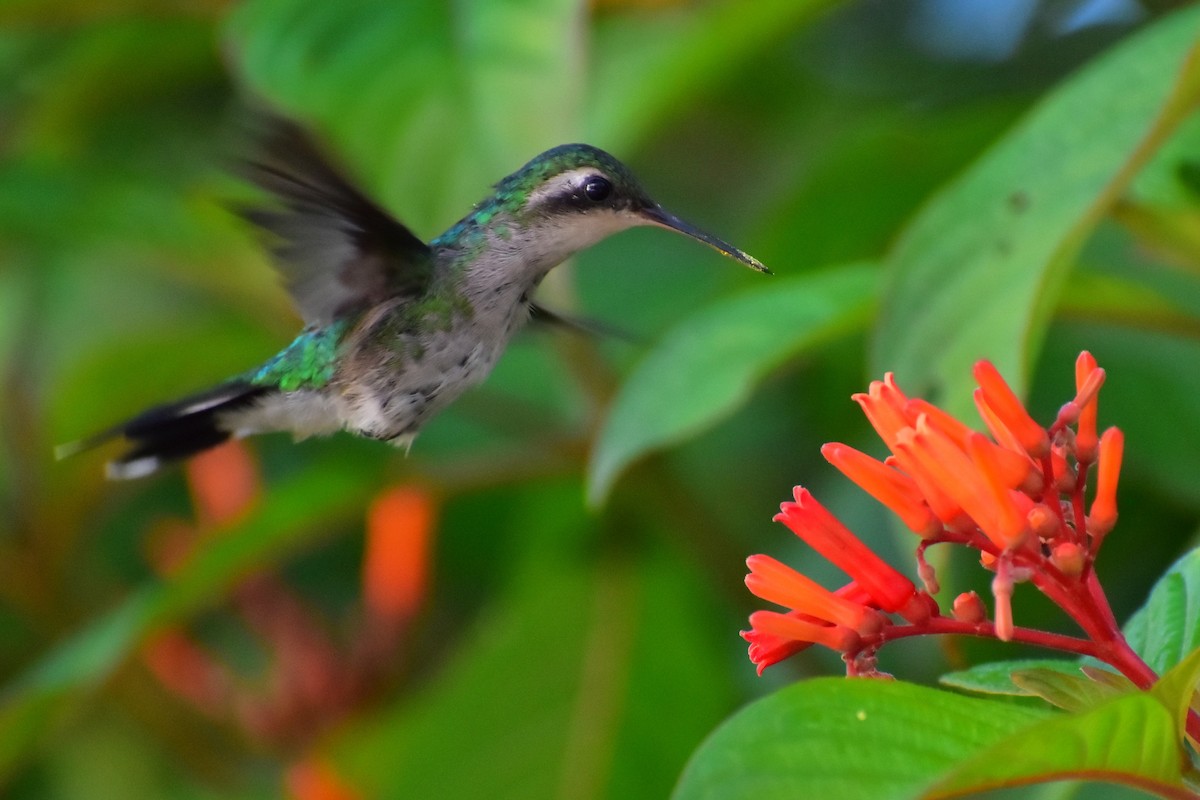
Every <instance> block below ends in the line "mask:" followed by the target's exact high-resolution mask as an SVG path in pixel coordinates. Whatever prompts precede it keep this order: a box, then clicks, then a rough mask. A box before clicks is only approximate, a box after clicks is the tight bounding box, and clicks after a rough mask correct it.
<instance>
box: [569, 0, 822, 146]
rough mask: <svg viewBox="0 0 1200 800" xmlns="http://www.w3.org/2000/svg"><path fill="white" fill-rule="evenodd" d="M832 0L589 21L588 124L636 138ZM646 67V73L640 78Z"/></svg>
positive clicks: (730, 5)
mask: <svg viewBox="0 0 1200 800" xmlns="http://www.w3.org/2000/svg"><path fill="white" fill-rule="evenodd" d="M833 5H836V3H834V2H832V1H831V0H759V1H758V2H755V3H752V4H746V3H743V2H739V0H725V2H720V3H707V4H704V5H702V6H697V7H695V8H691V9H688V12H689V13H687V14H659V15H657V16H654V17H650V16H649V15H646V14H641V15H636V16H635V15H626V16H624V17H623V18H622V17H618V18H615V19H613V20H611V21H609V22H607V24H604V23H601V24H600V25H598V26H597V28H596V32H595V33H596V35H595V43H594V47H595V50H596V59H595V61H596V70H597V74H596V80H595V82H594V91H593V93H592V95H593V96H592V98H591V101H590V103H589V104H588V109H587V110H588V117H587V131H588V133H589V135H590V136H592V137H594V139H595V141H596V142H598V143H602V144H603V145H604V146H606V147H612V148H614V149H616V150H624V149H625V148H627V147H633V146H636V145H637V144H638V143H639V142H641V141H643V140H644V139H645V138H646V137H647V136H648V135H649V134H650V133H652V132H653V131H654V130H655V129H656V128H657V127H658V126H659V125H661V124H662V123H663V122H664V121H665V120H666V119H668V118H669V117H670V115H672V114H676V113H678V110H679V108H680V107H681V106H682V105H684V104H685V103H686V101H687V100H688V99H689V98H688V95H689V94H695V93H698V92H700V91H704V90H709V89H710V88H711V87H712V85H713V84H714V83H717V82H719V81H721V80H722V79H723V78H726V76H727V75H729V74H730V73H731V72H732V71H733V70H734V69H735V68H736V66H737V64H738V63H739V62H740V61H742V60H744V59H749V58H752V57H754V56H755V55H756V54H757V53H758V52H759V51H760V50H761V48H763V47H764V46H766V45H767V44H769V43H770V42H771V41H772V40H774V39H779V38H781V37H783V36H784V35H785V34H786V32H788V31H790V30H794V29H795V28H797V27H799V26H800V25H802V24H804V23H806V22H809V21H811V20H813V19H815V18H817V17H818V16H819V15H820V14H821V13H822V12H824V11H826V10H827V9H829V8H830V7H831V6H833ZM647 75H653V76H654V79H653V80H647V79H646V76H647Z"/></svg>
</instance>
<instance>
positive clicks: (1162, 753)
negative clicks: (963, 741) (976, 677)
mask: <svg viewBox="0 0 1200 800" xmlns="http://www.w3.org/2000/svg"><path fill="white" fill-rule="evenodd" d="M1180 759H1181V751H1180V737H1179V732H1178V725H1177V723H1176V720H1175V717H1174V714H1173V713H1172V710H1170V709H1168V708H1166V707H1165V706H1164V705H1163V703H1161V702H1160V701H1159V700H1157V699H1156V698H1154V697H1152V696H1151V695H1150V694H1148V693H1145V692H1134V693H1132V694H1127V695H1122V696H1120V697H1118V698H1116V699H1114V700H1111V701H1109V702H1107V703H1104V704H1102V705H1100V706H1098V707H1096V708H1094V709H1093V710H1091V711H1088V712H1086V713H1083V714H1073V715H1069V716H1056V717H1052V718H1050V719H1046V720H1044V721H1042V722H1039V723H1037V724H1035V725H1032V726H1029V727H1027V728H1023V729H1022V730H1020V731H1019V732H1017V733H1015V734H1013V735H1012V736H1010V737H1009V738H1007V739H1005V740H1003V741H1001V742H999V743H997V744H995V745H994V746H991V747H988V748H986V749H984V750H982V751H981V752H979V753H977V754H975V755H974V756H972V757H971V758H970V759H969V760H967V761H966V762H965V763H963V764H962V765H960V766H957V767H955V768H954V769H953V770H951V771H950V773H949V774H948V775H947V776H946V777H944V778H942V779H941V780H939V781H938V782H937V783H936V784H935V785H934V786H932V787H931V789H930V790H929V791H928V792H927V793H925V794H924V795H922V796H923V797H929V798H940V797H957V796H960V795H964V794H969V793H973V792H980V791H984V790H987V789H994V788H999V787H1004V786H1018V785H1023V784H1027V783H1040V782H1045V781H1053V780H1062V779H1065V778H1087V779H1089V780H1096V779H1101V780H1110V781H1114V782H1117V783H1125V784H1130V785H1135V786H1141V787H1143V788H1153V789H1157V790H1159V791H1173V792H1175V793H1177V794H1178V793H1179V792H1180V789H1181V788H1182V786H1181V781H1182V775H1181V773H1180V768H1179V765H1180Z"/></svg>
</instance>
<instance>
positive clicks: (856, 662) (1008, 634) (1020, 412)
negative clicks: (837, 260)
mask: <svg viewBox="0 0 1200 800" xmlns="http://www.w3.org/2000/svg"><path fill="white" fill-rule="evenodd" d="M974 374H975V379H976V381H977V383H978V386H979V388H978V389H976V390H975V395H974V398H975V405H976V407H977V408H978V409H979V413H980V416H981V417H982V419H983V422H984V425H985V426H986V427H987V429H988V431H989V432H990V433H991V436H990V437H988V436H985V435H984V434H982V433H979V432H977V431H974V430H972V429H971V428H969V427H967V426H966V425H965V424H963V423H962V422H960V421H958V420H957V419H955V418H954V417H952V416H951V415H949V414H947V413H946V412H945V411H943V410H941V409H939V408H937V407H936V406H934V405H932V404H930V403H928V402H926V401H925V400H921V399H913V398H909V397H907V396H906V395H905V394H904V392H902V391H901V390H900V388H899V387H898V386H897V385H896V382H895V380H894V378H893V376H892V375H891V374H890V373H889V374H887V375H886V376H885V377H884V379H883V380H882V381H875V382H873V383H872V384H871V386H870V388H869V389H868V391H867V392H866V393H865V394H856V395H854V398H853V399H854V400H855V402H857V403H858V404H859V405H860V406H861V407H862V409H863V412H864V413H865V414H866V417H867V419H868V420H869V421H870V423H871V425H872V426H873V427H874V428H875V430H876V432H878V434H879V436H880V438H881V439H882V440H883V442H884V444H885V445H886V446H887V448H888V450H889V451H890V455H889V456H887V458H885V459H884V460H882V461H880V460H877V459H875V458H872V457H871V456H868V455H866V454H865V453H862V452H859V451H858V450H855V449H854V448H852V447H849V446H848V445H844V444H838V443H831V444H827V445H825V446H824V447H823V448H822V450H821V452H822V454H823V455H824V456H825V458H826V459H827V460H828V461H829V462H830V463H831V464H833V465H834V466H835V467H837V468H838V469H839V470H840V471H841V472H842V473H844V474H845V475H846V476H847V477H848V478H850V479H851V480H852V481H854V482H855V483H857V484H858V485H859V486H860V487H862V488H863V489H864V490H865V491H866V492H867V493H869V494H870V495H871V496H872V497H874V498H875V499H876V500H878V501H879V502H880V503H882V504H884V505H885V506H887V507H888V508H889V509H890V510H891V511H892V512H893V513H895V514H896V516H898V517H899V518H900V520H901V521H902V522H903V523H904V525H905V526H906V527H908V528H909V529H910V530H911V531H913V532H914V533H915V534H916V535H917V536H918V537H919V538H920V542H919V544H918V547H917V560H918V566H919V574H920V577H921V580H922V582H923V585H924V588H923V589H918V588H917V587H916V586H915V585H914V584H913V583H912V582H911V581H910V580H909V579H908V578H906V577H905V576H904V575H902V574H901V573H900V572H898V571H897V570H895V569H894V568H893V567H891V566H889V565H888V564H887V563H885V562H884V561H883V560H882V559H881V558H879V556H877V555H876V554H875V553H874V552H872V551H871V550H870V548H868V547H867V546H866V545H865V544H863V543H862V542H861V541H860V540H859V539H858V538H857V537H856V536H855V535H854V534H853V533H852V532H851V531H849V530H848V529H847V528H846V527H845V526H844V525H842V524H841V523H840V522H839V521H838V520H837V519H836V518H835V517H834V516H833V515H832V514H831V513H830V512H829V511H827V510H826V509H825V508H824V507H823V506H821V505H820V503H818V502H817V501H816V500H815V499H814V498H813V497H812V495H811V494H810V493H809V492H808V490H807V489H803V488H800V487H796V490H795V502H789V503H784V504H783V505H782V506H781V510H780V513H779V514H777V515H776V516H775V520H776V521H779V522H782V523H784V524H785V525H787V526H788V527H789V528H790V529H791V530H792V531H793V532H795V533H796V535H797V536H799V537H800V538H801V539H803V540H804V541H805V542H807V543H808V544H809V545H810V546H811V547H812V548H813V549H814V550H816V551H817V552H818V553H820V554H821V555H822V556H824V557H825V558H826V559H828V560H829V561H831V562H832V563H833V564H835V565H836V566H837V567H839V568H840V569H841V570H842V571H843V572H845V573H846V574H847V575H849V576H850V577H851V578H852V581H851V582H850V583H849V584H847V585H846V586H844V587H842V588H841V589H840V590H838V591H835V592H831V591H828V590H827V589H824V588H823V587H821V586H819V585H817V584H815V583H814V582H813V581H811V580H810V579H808V578H806V577H805V576H803V575H801V574H800V573H798V572H796V571H795V570H792V569H791V568H789V567H787V566H785V565H783V564H781V563H779V562H778V561H776V560H775V559H772V558H770V557H769V556H764V555H755V556H751V557H750V559H749V560H748V561H747V564H748V566H749V567H750V574H749V575H747V577H746V585H747V586H748V587H749V589H750V591H751V592H752V593H754V594H755V595H756V596H758V597H760V598H762V599H763V600H767V601H769V602H771V603H775V604H777V605H780V606H783V607H784V608H787V609H790V610H789V611H786V612H775V611H758V612H755V613H754V614H752V615H751V617H750V626H751V629H750V630H749V631H745V632H743V634H742V636H743V637H744V638H745V639H746V640H747V641H748V642H749V644H750V648H749V649H750V658H751V660H752V661H753V662H754V663H755V664H756V665H757V666H758V669H759V672H760V673H761V672H762V670H763V669H765V668H766V667H767V666H770V665H771V664H774V663H777V662H778V661H780V660H782V659H783V658H786V657H788V656H789V655H792V654H794V653H796V652H798V651H799V650H802V649H804V648H805V647H807V646H809V645H810V644H821V645H824V646H826V647H829V648H831V649H834V650H838V651H840V652H842V653H843V654H844V657H845V658H846V661H847V664H848V665H849V667H850V671H851V672H852V673H855V672H863V671H865V672H873V671H874V666H873V665H874V655H875V651H876V650H877V649H878V648H879V646H881V645H882V644H883V643H884V642H886V641H887V640H889V639H894V638H900V637H901V636H911V635H914V634H917V633H946V632H958V633H968V634H974V635H987V636H995V637H997V638H999V639H1002V640H1009V639H1012V638H1014V636H1015V635H1017V634H1020V635H1019V636H1018V638H1021V639H1022V640H1024V641H1031V642H1034V643H1043V644H1046V645H1048V646H1059V647H1061V646H1063V645H1064V643H1067V644H1068V646H1069V647H1071V648H1072V649H1076V650H1078V651H1081V652H1082V651H1085V650H1086V647H1085V646H1084V645H1082V644H1081V645H1080V646H1078V647H1075V646H1073V645H1070V644H1069V643H1068V642H1064V640H1066V639H1067V637H1062V636H1058V635H1056V634H1042V633H1041V632H1038V631H1026V630H1024V629H1017V628H1015V626H1014V625H1013V621H1012V612H1011V605H1010V600H1011V596H1012V587H1013V584H1014V582H1017V581H1022V580H1029V581H1032V582H1033V583H1034V584H1035V585H1036V586H1037V587H1038V588H1039V589H1041V590H1042V591H1043V592H1045V593H1046V594H1047V595H1048V596H1050V597H1051V599H1052V600H1054V601H1055V602H1057V603H1058V604H1059V605H1060V606H1062V607H1063V608H1064V609H1065V610H1067V612H1068V613H1069V614H1071V616H1072V617H1073V618H1075V619H1076V621H1077V622H1078V623H1079V624H1080V626H1081V627H1082V628H1083V630H1084V632H1085V633H1086V634H1088V636H1089V637H1090V638H1091V639H1092V640H1093V641H1099V640H1102V639H1103V640H1108V639H1110V638H1111V631H1112V629H1113V628H1114V627H1115V625H1114V623H1112V615H1111V612H1110V611H1109V610H1108V607H1107V602H1106V601H1104V600H1103V592H1097V591H1095V586H1094V580H1095V577H1094V573H1093V572H1092V569H1091V567H1092V563H1093V561H1094V559H1095V556H1096V552H1097V550H1098V548H1099V546H1100V544H1101V543H1102V542H1103V540H1104V536H1105V535H1106V534H1107V533H1108V532H1109V531H1110V530H1112V528H1113V525H1114V524H1115V523H1116V519H1117V505H1116V489H1117V476H1118V473H1119V472H1120V466H1121V452H1122V447H1123V438H1122V435H1121V432H1120V431H1119V430H1117V429H1116V428H1110V429H1109V430H1107V431H1105V433H1104V435H1103V436H1099V437H1098V436H1097V430H1096V411H1097V394H1098V392H1099V389H1100V387H1101V385H1102V384H1103V382H1104V370H1102V369H1100V368H1099V367H1098V366H1097V365H1096V361H1095V359H1093V358H1092V356H1091V355H1090V354H1089V353H1086V352H1084V353H1081V354H1080V356H1079V358H1078V360H1077V362H1076V367H1075V379H1076V394H1075V397H1074V398H1073V399H1072V400H1071V401H1070V402H1068V403H1066V404H1065V405H1064V406H1063V407H1062V409H1061V410H1060V411H1059V413H1058V416H1057V418H1056V419H1055V421H1054V422H1053V423H1052V424H1051V425H1050V426H1049V427H1042V426H1041V425H1038V424H1037V422H1035V421H1034V420H1033V419H1032V417H1031V416H1030V415H1029V412H1028V411H1026V409H1025V407H1024V406H1023V405H1022V404H1021V402H1020V401H1019V400H1018V399H1017V396H1016V394H1015V393H1014V392H1013V391H1012V389H1011V388H1010V387H1009V386H1008V384H1007V383H1006V382H1005V381H1004V379H1003V378H1002V377H1001V376H1000V373H999V372H998V371H997V370H996V368H995V367H994V366H993V365H992V364H991V363H989V362H987V361H980V362H979V363H977V364H976V365H975V372H974ZM1096 463H1098V464H1099V470H1098V473H1099V474H1098V480H1097V485H1096V492H1095V499H1094V500H1093V501H1092V504H1091V507H1090V513H1086V514H1085V512H1084V508H1085V503H1084V490H1085V487H1086V479H1087V474H1088V471H1089V468H1090V467H1091V466H1092V465H1093V464H1096ZM944 542H949V543H957V544H963V545H967V546H969V547H973V548H975V549H977V550H979V551H980V553H981V561H982V563H983V565H984V567H985V568H987V569H989V570H991V571H993V572H994V573H995V579H994V580H993V583H992V594H993V597H994V601H995V613H994V616H993V619H992V621H991V622H990V623H989V622H988V621H987V619H986V611H985V609H984V608H983V603H982V601H981V600H980V599H979V598H978V597H977V596H975V595H974V594H973V593H971V594H968V595H963V596H961V597H959V598H958V599H957V600H956V601H955V603H954V610H953V616H952V617H950V618H944V617H941V614H940V609H939V607H938V605H937V603H936V601H934V599H933V597H932V595H933V594H936V593H937V591H938V587H937V582H936V578H935V576H934V573H933V570H932V568H930V566H929V565H928V564H927V563H926V561H925V558H924V551H925V548H926V547H928V546H929V545H932V544H937V543H944ZM896 617H899V620H897V619H896ZM1081 641H1082V640H1075V639H1070V640H1069V642H1081Z"/></svg>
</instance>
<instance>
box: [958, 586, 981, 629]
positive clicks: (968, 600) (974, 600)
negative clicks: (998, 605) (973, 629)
mask: <svg viewBox="0 0 1200 800" xmlns="http://www.w3.org/2000/svg"><path fill="white" fill-rule="evenodd" d="M954 618H955V619H956V620H958V621H959V622H966V623H968V624H971V625H977V624H979V623H980V622H984V621H986V620H987V606H985V605H984V604H983V600H981V599H980V597H979V595H978V594H976V593H975V592H963V593H962V594H960V595H959V596H958V597H956V598H954Z"/></svg>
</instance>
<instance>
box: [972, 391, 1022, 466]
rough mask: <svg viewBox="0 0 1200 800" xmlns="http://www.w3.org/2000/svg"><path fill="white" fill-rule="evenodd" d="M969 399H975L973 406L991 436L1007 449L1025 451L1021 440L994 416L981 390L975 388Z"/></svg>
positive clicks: (1015, 451)
mask: <svg viewBox="0 0 1200 800" xmlns="http://www.w3.org/2000/svg"><path fill="white" fill-rule="evenodd" d="M971 399H973V400H974V401H975V408H976V409H977V410H978V411H979V417H980V419H982V420H983V424H984V425H986V426H987V429H988V431H989V432H990V433H991V434H992V437H993V438H994V439H995V440H996V441H997V442H998V443H999V444H1000V446H1001V447H1004V448H1006V449H1008V450H1011V451H1013V452H1014V453H1025V448H1024V447H1023V446H1021V441H1020V440H1019V439H1018V438H1017V437H1016V436H1014V435H1013V432H1012V431H1010V430H1009V429H1008V428H1007V427H1005V425H1004V423H1003V422H1002V421H1001V420H1000V417H998V416H996V412H995V411H992V409H991V407H990V406H988V404H987V401H986V400H985V399H984V397H983V390H982V389H976V390H975V391H974V392H972V393H971Z"/></svg>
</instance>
